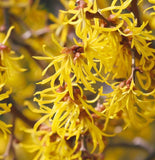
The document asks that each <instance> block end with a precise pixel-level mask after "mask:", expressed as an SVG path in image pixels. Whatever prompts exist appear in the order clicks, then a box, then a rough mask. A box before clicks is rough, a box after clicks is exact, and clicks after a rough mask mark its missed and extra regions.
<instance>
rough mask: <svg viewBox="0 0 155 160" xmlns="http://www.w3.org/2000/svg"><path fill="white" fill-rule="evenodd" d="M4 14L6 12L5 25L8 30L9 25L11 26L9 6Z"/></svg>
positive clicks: (4, 11)
mask: <svg viewBox="0 0 155 160" xmlns="http://www.w3.org/2000/svg"><path fill="white" fill-rule="evenodd" d="M3 14H4V26H5V31H6V32H7V31H8V29H9V27H10V21H9V8H4V9H3Z"/></svg>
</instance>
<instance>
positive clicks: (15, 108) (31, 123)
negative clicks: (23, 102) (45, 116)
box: [9, 96, 35, 127]
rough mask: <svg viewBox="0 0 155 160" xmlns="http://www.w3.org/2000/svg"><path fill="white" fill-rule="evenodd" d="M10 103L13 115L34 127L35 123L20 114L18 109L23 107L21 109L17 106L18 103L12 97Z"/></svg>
mask: <svg viewBox="0 0 155 160" xmlns="http://www.w3.org/2000/svg"><path fill="white" fill-rule="evenodd" d="M9 101H10V103H12V108H11V113H12V114H13V115H14V116H15V117H18V118H20V119H21V120H22V121H23V122H25V123H26V124H27V125H29V126H30V127H33V126H34V124H35V121H32V120H30V119H28V118H27V117H26V116H25V115H24V114H23V113H22V112H20V110H19V109H18V108H21V107H19V106H18V105H17V104H16V102H15V101H14V99H13V98H12V97H11V96H10V97H9Z"/></svg>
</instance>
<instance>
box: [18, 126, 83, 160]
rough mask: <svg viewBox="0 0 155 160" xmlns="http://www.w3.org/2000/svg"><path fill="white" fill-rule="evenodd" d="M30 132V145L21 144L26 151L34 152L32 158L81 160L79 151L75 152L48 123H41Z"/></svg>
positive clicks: (41, 159)
mask: <svg viewBox="0 0 155 160" xmlns="http://www.w3.org/2000/svg"><path fill="white" fill-rule="evenodd" d="M27 132H28V133H31V145H29V144H21V145H22V147H24V148H25V149H26V150H27V151H28V152H30V153H34V152H35V153H36V154H35V156H34V157H33V160H45V159H48V160H50V159H53V160H64V159H66V160H68V159H70V160H81V152H80V151H78V152H75V151H74V150H73V149H72V148H71V146H70V144H69V141H67V140H65V139H62V138H61V137H59V136H58V135H57V134H56V133H53V132H52V131H51V128H50V126H49V124H48V125H47V124H42V125H41V126H40V127H39V130H38V131H37V132H34V131H33V130H27Z"/></svg>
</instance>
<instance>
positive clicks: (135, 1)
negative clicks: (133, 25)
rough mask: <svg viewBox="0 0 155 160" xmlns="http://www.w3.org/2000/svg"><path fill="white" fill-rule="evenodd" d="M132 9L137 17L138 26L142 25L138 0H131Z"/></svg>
mask: <svg viewBox="0 0 155 160" xmlns="http://www.w3.org/2000/svg"><path fill="white" fill-rule="evenodd" d="M131 11H132V12H133V14H134V16H135V17H136V19H137V27H140V26H141V24H142V22H141V19H140V14H139V9H138V0H132V2H131Z"/></svg>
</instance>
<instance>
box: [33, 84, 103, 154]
mask: <svg viewBox="0 0 155 160" xmlns="http://www.w3.org/2000/svg"><path fill="white" fill-rule="evenodd" d="M101 92H102V89H100V90H99V94H98V96H97V97H96V98H95V99H94V100H92V101H88V100H87V99H86V97H85V96H84V95H83V91H82V89H81V88H80V87H79V86H77V85H75V86H73V95H74V99H72V98H71V96H70V95H69V91H68V89H67V86H63V87H61V86H59V88H57V89H56V91H54V90H53V88H48V89H45V90H43V91H41V92H38V93H37V94H40V99H37V98H35V101H37V102H38V104H39V106H40V110H38V109H33V108H32V107H31V106H30V107H31V109H32V111H34V112H38V113H41V114H44V116H43V117H42V118H41V119H40V120H39V121H38V122H37V123H36V124H35V126H34V129H35V130H37V128H38V127H39V126H40V125H41V124H42V123H45V122H46V121H47V122H48V121H49V122H51V130H52V132H53V133H57V134H58V135H59V136H60V137H61V138H64V137H67V139H70V138H71V137H75V145H74V149H76V148H77V146H78V141H79V138H80V136H81V135H82V134H85V133H89V134H90V136H91V137H92V143H93V149H92V152H93V151H95V149H96V148H97V146H99V152H102V151H103V148H104V142H103V141H102V138H103V136H106V134H105V133H103V132H102V130H101V129H100V128H99V127H97V126H96V125H95V124H94V119H93V116H92V114H95V115H96V116H98V117H100V116H102V114H101V113H100V112H99V111H97V110H95V109H94V108H93V107H92V106H91V105H89V104H88V103H93V102H95V101H96V99H98V97H99V96H100V94H101Z"/></svg>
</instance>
